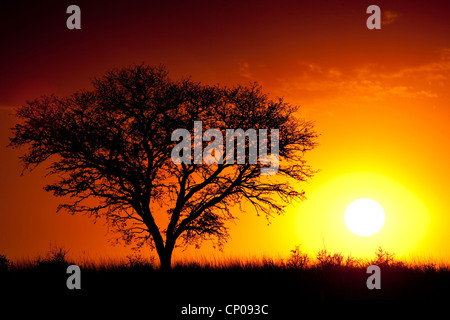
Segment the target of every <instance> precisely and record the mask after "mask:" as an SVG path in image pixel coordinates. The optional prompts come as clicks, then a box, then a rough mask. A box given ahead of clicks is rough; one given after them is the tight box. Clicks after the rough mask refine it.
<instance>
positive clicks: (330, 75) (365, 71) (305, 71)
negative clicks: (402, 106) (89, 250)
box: [277, 48, 450, 106]
mask: <svg viewBox="0 0 450 320" xmlns="http://www.w3.org/2000/svg"><path fill="white" fill-rule="evenodd" d="M297 66H298V73H297V75H296V76H293V77H290V78H280V79H278V84H279V93H277V94H281V95H282V96H289V97H293V98H298V100H299V101H303V102H305V101H308V104H310V105H311V104H316V103H320V104H324V103H325V104H328V105H333V106H339V105H342V104H345V105H354V106H361V105H365V104H368V103H374V102H377V103H379V102H382V101H388V100H392V99H436V98H439V97H441V96H446V92H447V91H446V90H447V87H448V83H449V80H450V49H449V48H445V49H442V50H441V52H440V55H439V57H438V58H437V59H435V60H434V61H431V62H428V63H424V64H422V65H417V66H410V67H404V68H402V69H399V70H395V71H379V69H380V68H379V66H378V67H377V66H375V65H370V64H368V65H365V66H362V67H359V68H354V69H351V70H346V71H344V70H342V69H340V68H336V67H333V68H331V67H328V68H327V67H324V66H322V65H318V64H314V63H311V62H307V61H302V62H299V63H298V64H297Z"/></svg>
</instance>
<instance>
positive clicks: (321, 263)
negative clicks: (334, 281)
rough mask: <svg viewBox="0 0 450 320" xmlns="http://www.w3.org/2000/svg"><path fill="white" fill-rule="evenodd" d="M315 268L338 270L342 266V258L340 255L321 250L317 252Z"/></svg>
mask: <svg viewBox="0 0 450 320" xmlns="http://www.w3.org/2000/svg"><path fill="white" fill-rule="evenodd" d="M316 258H317V266H318V267H319V268H320V269H322V270H324V269H331V268H340V267H342V266H343V262H344V256H343V255H342V253H340V252H338V253H331V252H329V251H327V249H321V250H319V251H318V252H317V256H316Z"/></svg>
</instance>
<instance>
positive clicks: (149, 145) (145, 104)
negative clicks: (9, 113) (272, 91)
mask: <svg viewBox="0 0 450 320" xmlns="http://www.w3.org/2000/svg"><path fill="white" fill-rule="evenodd" d="M296 111H297V107H294V106H292V105H290V104H289V103H286V102H284V100H283V99H281V98H277V99H270V98H269V97H268V95H267V94H264V93H263V92H262V88H261V87H260V86H259V85H258V84H256V83H254V84H250V85H246V86H243V85H238V86H235V87H222V86H219V85H215V86H210V85H203V84H201V83H197V82H194V81H192V80H190V79H183V80H179V81H174V80H171V79H170V78H169V77H168V73H167V71H166V70H165V69H164V67H161V66H160V67H151V66H146V65H138V66H131V67H126V68H121V69H115V70H112V71H110V72H108V73H107V74H106V75H104V76H103V77H100V78H97V79H95V80H94V81H93V89H91V90H80V91H78V92H76V93H74V94H72V95H69V96H66V97H57V96H54V95H51V96H41V97H39V98H37V99H35V100H33V101H29V102H27V103H26V104H24V105H23V106H22V107H20V108H19V109H18V110H17V113H16V116H17V118H18V119H19V120H20V121H19V123H18V124H17V125H16V126H15V127H14V128H13V134H12V136H11V138H10V146H12V147H22V146H24V147H27V150H26V152H25V153H24V155H23V156H22V157H21V160H22V162H23V164H24V168H25V169H30V170H31V169H33V168H34V167H35V166H37V165H39V164H41V163H43V162H46V163H48V164H49V166H48V173H49V175H52V176H54V177H55V179H52V182H51V183H50V184H48V185H47V186H46V187H45V189H46V190H47V191H51V192H53V194H54V195H55V196H57V197H64V198H63V199H64V201H63V203H62V204H61V205H60V206H59V208H58V210H60V209H65V210H67V211H69V212H70V213H79V212H82V213H87V214H88V215H90V216H92V217H94V218H97V217H105V218H106V220H107V221H108V223H109V224H110V225H111V226H112V227H114V229H115V230H116V231H118V233H117V234H119V235H120V237H121V238H122V239H124V240H125V241H126V242H127V243H131V242H133V243H136V244H137V245H138V246H142V245H150V246H151V247H153V248H155V249H156V251H157V253H158V255H159V257H160V260H161V268H170V263H171V257H172V252H173V249H174V247H175V245H176V243H177V244H180V245H189V244H194V245H197V246H199V245H200V244H201V242H202V241H203V240H207V239H211V240H214V241H215V242H216V243H218V244H222V243H224V241H226V240H227V237H228V233H227V224H226V222H227V221H228V220H231V219H234V218H236V217H237V216H238V215H239V212H240V208H239V207H240V206H241V204H242V203H244V202H247V203H249V204H251V205H252V206H253V207H254V209H255V210H256V211H257V213H258V214H263V215H265V216H266V217H270V216H273V215H277V214H281V213H283V208H284V206H285V205H286V204H288V203H290V201H292V200H294V199H299V200H301V199H303V197H304V191H302V190H299V189H298V186H297V184H296V182H302V181H306V180H308V179H309V178H311V177H312V176H313V174H314V171H313V170H312V169H311V168H310V167H309V166H308V165H307V164H306V162H305V160H304V153H305V152H307V151H309V150H311V149H313V148H314V147H315V145H316V138H317V133H316V132H315V131H314V129H313V124H312V123H311V122H309V121H305V120H301V119H299V118H298V116H297V114H296ZM198 121H201V124H202V130H203V132H205V131H206V130H208V129H217V130H219V131H220V132H222V133H223V136H224V137H225V134H226V130H227V129H242V130H243V131H246V130H249V129H253V130H255V132H256V133H257V135H258V138H259V139H261V138H262V137H261V135H260V132H263V131H261V129H267V132H268V134H267V137H265V138H267V142H268V144H267V147H268V149H270V147H271V145H272V144H273V143H271V142H270V141H271V140H270V132H271V131H270V129H276V130H278V132H279V137H278V141H277V143H278V155H277V159H279V162H278V163H277V166H278V168H277V172H276V174H273V175H262V174H261V169H262V168H264V167H267V166H268V164H267V162H264V161H260V159H258V161H257V162H256V163H251V161H245V162H244V163H238V162H236V161H222V162H214V163H206V162H205V161H204V160H205V159H203V161H201V162H200V163H198V161H194V160H195V159H194V158H193V157H194V154H192V153H191V154H190V155H189V157H192V160H193V161H190V162H189V161H186V162H181V163H174V161H173V159H172V157H171V155H172V151H173V149H174V147H176V146H177V144H179V141H176V139H174V138H173V133H174V132H175V131H176V130H177V129H185V130H188V131H189V132H190V133H191V134H192V135H193V133H194V129H195V128H194V125H195V122H198ZM194 138H195V137H194V136H192V140H191V141H192V148H193V149H194V148H195V145H194V143H195V139H194ZM205 140H206V141H205ZM250 140H251V139H250V138H248V139H247V140H245V141H246V142H245V143H246V147H249V144H250V143H251V141H250ZM212 141H214V140H212V139H209V140H208V139H202V140H201V141H200V143H201V144H202V148H203V149H204V148H205V147H207V146H208V145H209V144H211V143H212ZM259 141H261V140H259ZM197 142H198V141H197ZM203 149H202V150H203ZM236 150H238V148H236ZM184 151H186V150H184ZM236 156H238V154H236ZM249 156H250V155H249V154H247V155H246V156H245V159H246V160H249ZM236 205H238V206H236ZM161 217H163V218H165V219H161ZM161 221H163V222H162V223H161Z"/></svg>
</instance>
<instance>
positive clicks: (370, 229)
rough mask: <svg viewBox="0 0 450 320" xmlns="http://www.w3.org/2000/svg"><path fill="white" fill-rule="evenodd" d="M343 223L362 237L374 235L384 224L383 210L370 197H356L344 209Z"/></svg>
mask: <svg viewBox="0 0 450 320" xmlns="http://www.w3.org/2000/svg"><path fill="white" fill-rule="evenodd" d="M344 220H345V225H346V226H347V228H348V229H349V230H350V231H351V232H353V233H354V234H356V235H358V236H362V237H367V236H371V235H374V234H375V233H377V232H378V231H380V230H381V228H382V227H383V225H384V220H385V215H384V210H383V208H382V207H381V206H380V204H379V203H378V202H376V201H375V200H372V199H365V198H362V199H358V200H355V201H353V202H352V203H350V205H349V206H348V207H347V209H346V210H345V216H344Z"/></svg>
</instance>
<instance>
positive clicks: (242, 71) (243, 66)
mask: <svg viewBox="0 0 450 320" xmlns="http://www.w3.org/2000/svg"><path fill="white" fill-rule="evenodd" d="M239 75H240V76H241V77H243V78H247V79H252V78H253V74H252V73H251V72H250V65H249V63H248V62H246V61H244V62H241V63H239Z"/></svg>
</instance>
